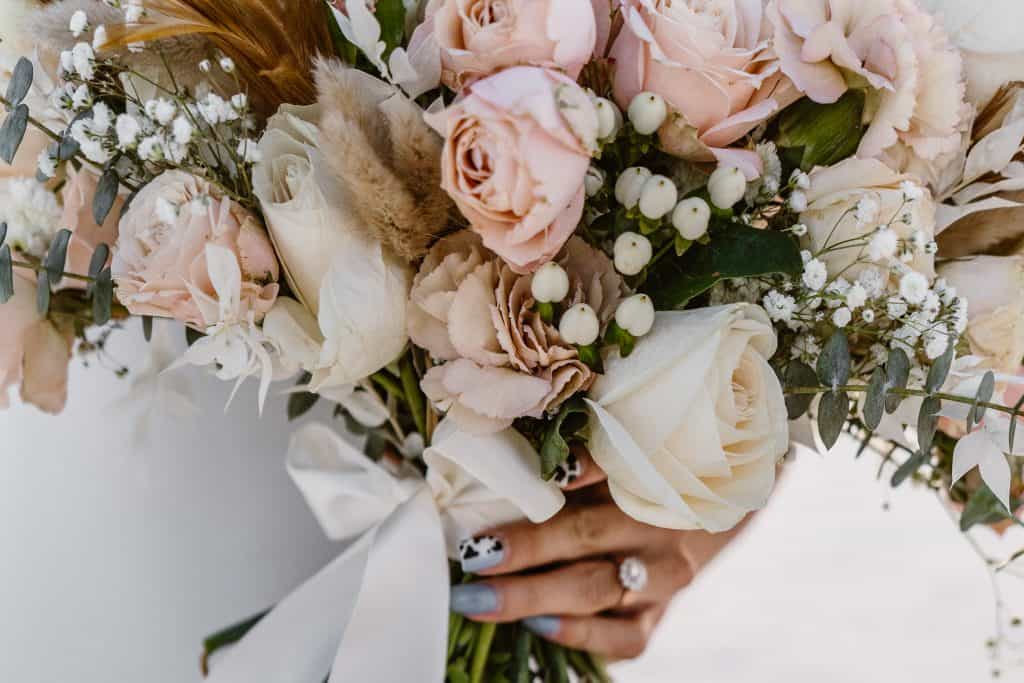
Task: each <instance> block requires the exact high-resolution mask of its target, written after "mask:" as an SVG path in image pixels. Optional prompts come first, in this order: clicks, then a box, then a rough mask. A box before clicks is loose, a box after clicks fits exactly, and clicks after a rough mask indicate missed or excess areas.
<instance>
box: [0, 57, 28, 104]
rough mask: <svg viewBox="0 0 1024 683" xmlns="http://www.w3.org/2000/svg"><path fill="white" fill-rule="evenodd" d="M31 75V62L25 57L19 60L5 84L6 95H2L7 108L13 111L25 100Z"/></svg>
mask: <svg viewBox="0 0 1024 683" xmlns="http://www.w3.org/2000/svg"><path fill="white" fill-rule="evenodd" d="M33 75H34V69H33V68H32V62H30V61H29V60H28V59H26V58H25V57H22V58H20V59H19V60H18V63H17V64H15V65H14V71H13V72H11V80H10V81H8V83H7V94H6V95H4V99H5V100H7V106H8V108H12V109H13V108H14V107H17V106H18V105H20V104H21V103H22V102H23V101H24V100H25V96H26V95H28V90H29V88H31V87H32V78H33Z"/></svg>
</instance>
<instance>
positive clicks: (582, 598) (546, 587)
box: [451, 560, 625, 623]
mask: <svg viewBox="0 0 1024 683" xmlns="http://www.w3.org/2000/svg"><path fill="white" fill-rule="evenodd" d="M624 593H625V589H623V587H622V584H620V583H619V578H618V565H616V564H615V563H614V562H612V561H611V560H592V561H586V562H577V563H574V564H571V565H567V566H564V567H560V568H558V569H553V570H551V571H548V572H543V573H540V574H531V575H525V576H524V575H516V576H502V577H496V578H493V579H489V580H487V581H484V582H479V583H471V584H462V585H458V586H454V587H453V588H452V593H451V609H452V611H453V612H457V613H459V614H463V615H465V616H467V617H470V618H472V619H474V620H476V621H485V622H500V623H506V622H510V621H519V620H520V619H524V618H526V617H532V616H537V615H541V614H566V615H592V614H597V613H598V612H603V611H605V610H608V609H612V608H613V607H618V606H619V605H620V604H621V602H622V597H623V594H624Z"/></svg>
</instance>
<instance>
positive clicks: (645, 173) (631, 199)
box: [615, 166, 652, 209]
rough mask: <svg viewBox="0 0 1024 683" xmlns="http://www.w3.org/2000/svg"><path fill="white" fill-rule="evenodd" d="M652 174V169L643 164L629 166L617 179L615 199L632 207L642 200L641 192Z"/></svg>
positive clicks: (625, 205)
mask: <svg viewBox="0 0 1024 683" xmlns="http://www.w3.org/2000/svg"><path fill="white" fill-rule="evenodd" d="M651 175H652V173H651V171H650V169H647V168H644V167H643V166H631V167H629V168H627V169H626V170H625V171H623V172H622V174H621V175H620V176H619V178H618V180H616V181H615V201H617V202H618V203H619V204H622V205H623V206H624V207H626V208H627V209H632V208H633V207H634V206H636V204H637V202H639V201H640V192H641V191H642V190H643V189H644V183H646V182H647V179H648V178H650V177H651Z"/></svg>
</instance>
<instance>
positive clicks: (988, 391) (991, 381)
mask: <svg viewBox="0 0 1024 683" xmlns="http://www.w3.org/2000/svg"><path fill="white" fill-rule="evenodd" d="M995 390H996V376H995V375H994V374H992V371H991V370H989V371H988V372H986V373H985V376H984V377H982V378H981V385H980V386H979V387H978V393H977V395H976V396H975V397H974V402H973V403H971V410H970V412H968V413H967V430H968V431H970V430H971V429H973V428H974V425H976V424H978V423H979V422H981V420H982V418H984V417H985V407H984V406H981V405H979V403H988V402H989V401H991V400H992V394H994V393H995Z"/></svg>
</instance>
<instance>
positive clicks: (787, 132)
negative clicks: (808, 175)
mask: <svg viewBox="0 0 1024 683" xmlns="http://www.w3.org/2000/svg"><path fill="white" fill-rule="evenodd" d="M864 104H865V95H864V92H863V91H862V90H859V89H850V90H848V91H847V92H846V94H845V95H843V96H842V97H841V98H839V100H838V101H837V102H834V103H832V104H818V103H817V102H814V101H812V100H811V99H809V98H804V99H802V100H800V101H799V102H796V103H795V104H793V105H790V106H789V107H787V108H786V109H785V111H783V112H782V114H781V115H780V116H779V127H778V133H777V135H776V137H775V143H776V144H777V145H778V147H779V150H780V153H781V155H782V157H783V159H784V160H785V161H787V162H789V164H790V165H792V166H799V167H800V168H801V169H803V170H804V171H810V170H811V169H812V168H814V167H815V166H831V165H833V164H836V163H838V162H840V161H842V160H843V159H846V158H847V157H850V156H853V154H854V152H856V151H857V147H858V146H860V140H861V138H862V137H863V136H864V119H863V116H864Z"/></svg>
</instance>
